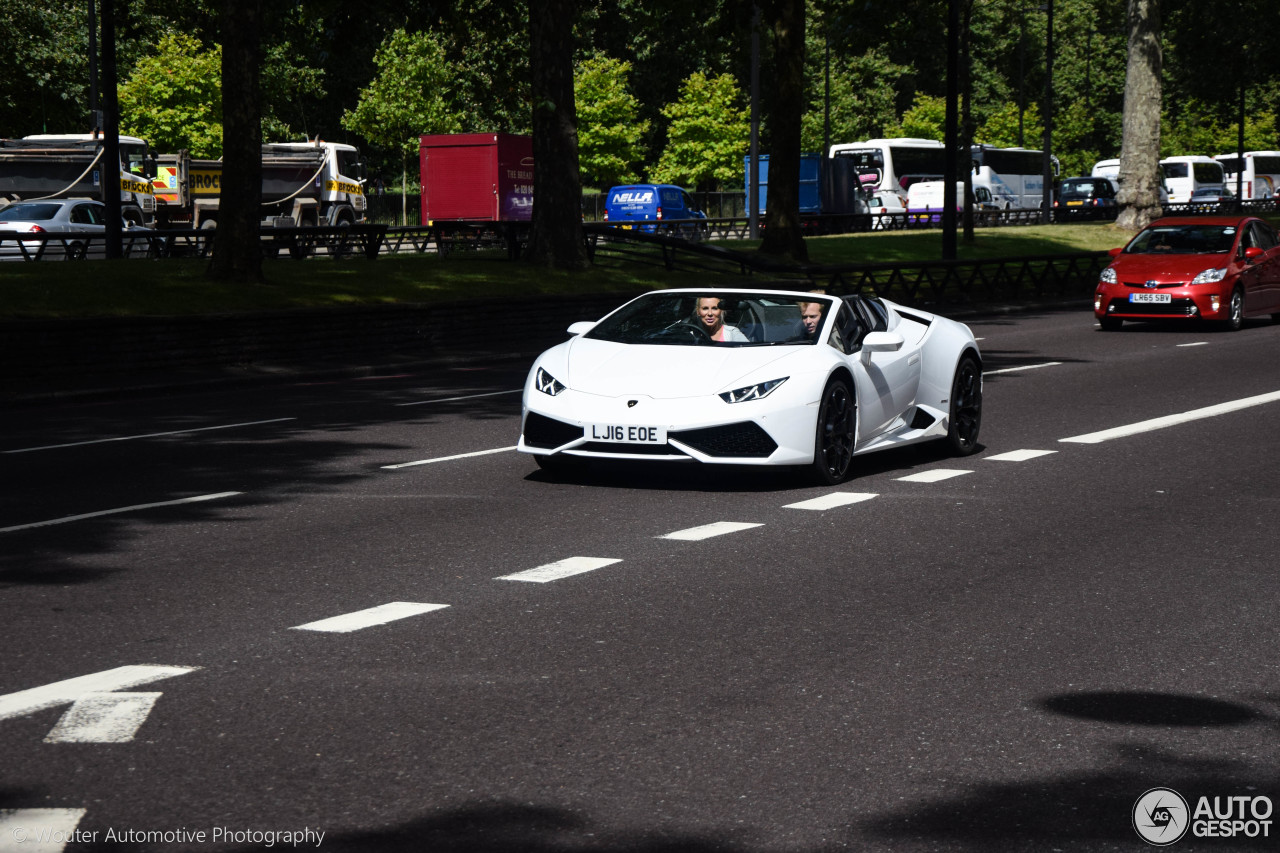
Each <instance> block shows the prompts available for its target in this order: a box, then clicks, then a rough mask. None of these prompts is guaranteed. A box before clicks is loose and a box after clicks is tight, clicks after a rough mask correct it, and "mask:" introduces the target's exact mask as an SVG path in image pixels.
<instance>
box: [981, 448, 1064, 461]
mask: <svg viewBox="0 0 1280 853" xmlns="http://www.w3.org/2000/svg"><path fill="white" fill-rule="evenodd" d="M1057 452H1058V451H1056V450H1010V451H1009V452H1008V453H1001V454H999V455H997V456H988V457H987V461H988V462H1026V461H1027V460H1029V459H1039V458H1040V457H1041V456H1050V455H1052V454H1054V453H1057Z"/></svg>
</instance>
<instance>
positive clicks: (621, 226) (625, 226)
mask: <svg viewBox="0 0 1280 853" xmlns="http://www.w3.org/2000/svg"><path fill="white" fill-rule="evenodd" d="M618 227H619V228H621V229H622V230H623V231H630V230H631V226H630V225H619V226H618Z"/></svg>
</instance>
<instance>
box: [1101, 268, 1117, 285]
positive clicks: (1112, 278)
mask: <svg viewBox="0 0 1280 853" xmlns="http://www.w3.org/2000/svg"><path fill="white" fill-rule="evenodd" d="M1102 283H1103V284H1115V283H1116V270H1115V267H1107V268H1106V269H1105V270H1103V271H1102Z"/></svg>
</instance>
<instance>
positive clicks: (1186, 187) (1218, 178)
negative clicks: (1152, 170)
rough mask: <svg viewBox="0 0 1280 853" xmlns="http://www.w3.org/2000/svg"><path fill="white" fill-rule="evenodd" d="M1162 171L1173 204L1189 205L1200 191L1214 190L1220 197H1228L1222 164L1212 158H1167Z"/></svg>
mask: <svg viewBox="0 0 1280 853" xmlns="http://www.w3.org/2000/svg"><path fill="white" fill-rule="evenodd" d="M1160 170H1161V171H1162V172H1164V182H1165V185H1166V186H1168V187H1169V202H1170V203H1171V204H1186V203H1188V202H1189V201H1191V196H1192V195H1193V194H1194V193H1195V191H1196V190H1200V189H1213V190H1217V191H1218V193H1219V196H1222V195H1226V191H1227V188H1226V184H1225V183H1224V182H1223V169H1222V164H1221V163H1219V162H1218V161H1217V160H1215V159H1213V158H1212V157H1205V156H1203V155H1201V154H1194V155H1188V156H1181V157H1166V158H1164V159H1163V160H1161V161H1160Z"/></svg>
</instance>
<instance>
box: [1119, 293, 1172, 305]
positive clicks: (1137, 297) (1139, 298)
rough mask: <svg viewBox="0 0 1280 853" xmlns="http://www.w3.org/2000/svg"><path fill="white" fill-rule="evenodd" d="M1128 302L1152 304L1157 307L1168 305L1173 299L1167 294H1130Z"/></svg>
mask: <svg viewBox="0 0 1280 853" xmlns="http://www.w3.org/2000/svg"><path fill="white" fill-rule="evenodd" d="M1129 301H1130V302H1154V303H1156V304H1158V305H1168V304H1169V303H1170V302H1172V301H1173V297H1172V296H1170V295H1169V294H1167V293H1130V294H1129Z"/></svg>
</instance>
